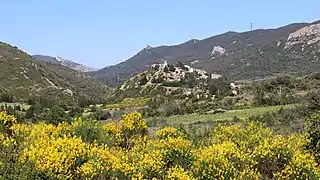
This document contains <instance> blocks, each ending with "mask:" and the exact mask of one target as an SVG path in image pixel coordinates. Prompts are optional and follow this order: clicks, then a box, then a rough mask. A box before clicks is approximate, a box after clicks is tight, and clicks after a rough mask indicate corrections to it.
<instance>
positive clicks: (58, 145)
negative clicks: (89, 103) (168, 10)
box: [0, 113, 320, 179]
mask: <svg viewBox="0 0 320 180" xmlns="http://www.w3.org/2000/svg"><path fill="white" fill-rule="evenodd" d="M8 119H12V117H10V118H9V117H8V116H7V115H3V116H0V122H2V123H4V122H5V123H7V122H8ZM10 122H11V121H10ZM10 129H11V130H12V131H13V133H12V134H11V135H9V134H7V133H6V132H3V131H1V132H0V170H1V171H0V172H1V173H0V177H1V176H3V174H4V173H3V172H5V173H6V175H5V177H6V178H7V179H10V178H12V179H21V178H22V179H23V178H25V179H30V178H31V179H38V177H42V179H155V178H156V179H170V178H175V177H179V178H183V179H297V178H301V179H319V178H320V172H319V165H318V164H317V162H316V161H315V158H314V157H313V156H312V154H311V153H309V152H307V151H306V150H305V146H306V143H307V142H308V141H307V139H306V138H307V137H306V136H304V135H303V134H293V135H288V136H282V135H276V134H274V132H273V131H272V130H271V129H268V128H264V127H263V126H262V125H260V124H258V123H253V122H248V121H243V120H241V121H239V122H237V123H236V124H231V125H230V124H226V125H221V124H220V125H217V126H215V128H214V129H211V130H210V131H207V132H206V133H205V135H203V136H196V137H194V138H193V137H192V133H187V132H186V130H185V129H184V128H178V129H177V128H173V127H164V128H161V129H159V130H157V131H156V133H155V136H150V135H148V131H149V129H148V128H147V126H146V121H145V120H144V119H143V118H142V116H141V114H139V113H130V114H127V115H124V116H123V117H122V119H121V121H120V122H119V123H116V122H111V123H107V124H101V123H99V122H98V121H90V120H89V121H85V120H81V119H78V120H77V121H75V122H73V123H72V124H67V123H59V124H58V125H52V124H45V123H36V124H19V123H16V122H13V124H11V125H10ZM20 145H23V146H20ZM4 152H5V153H7V154H4ZM7 162H13V163H7ZM28 163H29V164H30V166H29V167H28V166H27V164H28ZM20 165H21V166H20ZM22 166H23V167H22ZM31 167H34V168H31ZM15 168H16V169H15ZM3 169H4V170H3ZM32 169H33V170H32ZM20 177H21V178H20Z"/></svg>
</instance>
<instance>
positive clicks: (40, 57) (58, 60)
mask: <svg viewBox="0 0 320 180" xmlns="http://www.w3.org/2000/svg"><path fill="white" fill-rule="evenodd" d="M32 57H33V58H35V59H37V60H41V61H45V62H49V63H53V64H60V65H63V66H66V67H68V68H71V69H74V70H77V71H81V72H92V71H97V70H98V69H96V68H92V67H89V66H85V65H82V64H79V63H77V62H74V61H70V60H66V59H64V58H62V57H60V56H56V57H52V56H47V55H39V54H37V55H32Z"/></svg>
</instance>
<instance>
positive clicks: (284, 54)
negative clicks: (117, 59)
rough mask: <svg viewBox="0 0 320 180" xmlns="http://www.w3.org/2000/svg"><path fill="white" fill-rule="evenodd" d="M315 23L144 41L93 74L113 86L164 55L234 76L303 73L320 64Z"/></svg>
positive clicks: (210, 70)
mask: <svg viewBox="0 0 320 180" xmlns="http://www.w3.org/2000/svg"><path fill="white" fill-rule="evenodd" d="M319 24H320V21H317V22H314V23H294V24H289V25H286V26H283V27H280V28H276V29H257V30H253V31H248V32H241V33H239V32H232V31H230V32H226V33H224V34H220V35H216V36H212V37H209V38H206V39H203V40H196V39H192V40H190V41H187V42H185V43H182V44H179V45H174V46H159V47H151V46H147V47H146V48H144V49H143V50H141V51H140V52H139V53H137V54H136V55H134V56H133V57H131V58H130V59H128V60H126V61H124V62H121V63H119V64H117V65H113V66H108V67H106V68H103V69H101V70H99V71H96V72H93V73H92V74H93V75H94V76H95V77H96V78H97V79H98V80H100V81H102V82H103V83H105V84H107V85H109V86H116V85H118V84H120V83H122V82H124V81H125V80H127V79H129V78H130V77H132V76H134V75H136V74H138V73H141V72H143V71H145V70H147V69H148V68H149V67H150V65H152V64H154V63H156V62H163V61H164V60H166V61H167V62H168V63H173V64H174V63H177V62H179V61H180V62H182V63H184V64H188V65H190V66H192V67H194V68H199V69H203V70H205V71H207V72H208V73H218V74H221V75H223V76H228V77H230V78H231V79H234V80H241V79H252V78H255V79H259V78H263V77H265V76H268V75H273V74H275V73H289V72H294V73H297V74H305V73H308V72H312V71H317V70H318V69H319V68H320V61H319V56H320V55H319V53H320V52H319V51H320V50H319V49H320V48H319V47H320V45H319V43H320V41H319V37H320V33H319V26H320V25H319Z"/></svg>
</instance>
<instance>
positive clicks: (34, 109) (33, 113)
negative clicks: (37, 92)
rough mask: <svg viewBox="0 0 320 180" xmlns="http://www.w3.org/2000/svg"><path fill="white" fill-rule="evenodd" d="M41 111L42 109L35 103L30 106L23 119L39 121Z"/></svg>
mask: <svg viewBox="0 0 320 180" xmlns="http://www.w3.org/2000/svg"><path fill="white" fill-rule="evenodd" d="M42 111H43V108H42V107H41V106H40V105H39V104H38V103H35V104H33V105H31V106H30V108H29V109H28V110H27V111H26V116H25V118H27V119H32V120H40V117H41V112H42Z"/></svg>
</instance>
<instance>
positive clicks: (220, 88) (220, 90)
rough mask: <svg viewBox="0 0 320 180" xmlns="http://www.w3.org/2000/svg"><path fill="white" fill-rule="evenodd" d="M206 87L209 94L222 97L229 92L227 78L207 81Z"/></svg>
mask: <svg viewBox="0 0 320 180" xmlns="http://www.w3.org/2000/svg"><path fill="white" fill-rule="evenodd" d="M208 87H209V91H210V93H211V94H214V95H217V96H219V97H223V96H225V95H227V93H228V92H230V90H231V87H230V82H229V81H228V79H227V78H225V77H221V78H219V79H209V81H208Z"/></svg>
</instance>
